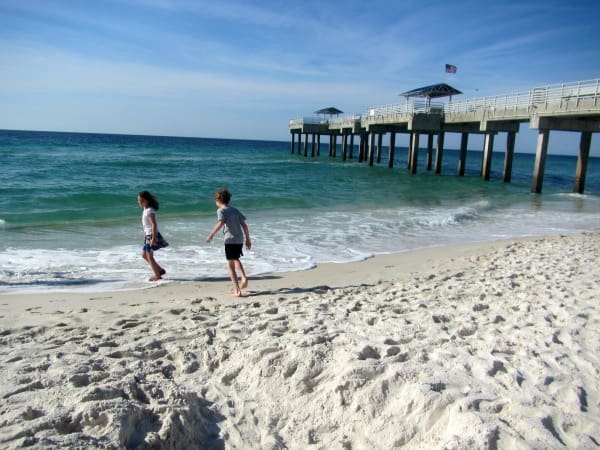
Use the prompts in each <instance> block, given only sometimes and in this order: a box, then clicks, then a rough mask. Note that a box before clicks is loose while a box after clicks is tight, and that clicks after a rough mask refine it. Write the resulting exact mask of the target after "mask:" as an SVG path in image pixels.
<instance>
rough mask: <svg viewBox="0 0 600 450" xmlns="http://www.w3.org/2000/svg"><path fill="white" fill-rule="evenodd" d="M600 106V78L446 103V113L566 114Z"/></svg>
mask: <svg viewBox="0 0 600 450" xmlns="http://www.w3.org/2000/svg"><path fill="white" fill-rule="evenodd" d="M586 105H590V106H593V107H598V106H600V79H596V80H589V81H577V82H574V83H562V84H555V85H549V86H543V87H535V88H533V89H531V90H529V91H524V92H516V93H512V94H504V95H496V96H493V97H480V98H472V99H467V100H464V101H459V102H448V103H445V104H444V114H464V113H469V112H473V111H477V110H491V111H498V110H504V111H530V112H532V111H533V110H534V109H537V108H540V107H544V106H546V107H547V108H548V109H553V108H552V107H558V108H559V109H561V110H564V111H565V112H568V111H580V109H581V107H582V106H586Z"/></svg>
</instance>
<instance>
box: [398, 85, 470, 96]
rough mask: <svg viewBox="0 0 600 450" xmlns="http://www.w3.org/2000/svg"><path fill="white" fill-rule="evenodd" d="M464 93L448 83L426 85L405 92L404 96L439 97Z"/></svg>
mask: <svg viewBox="0 0 600 450" xmlns="http://www.w3.org/2000/svg"><path fill="white" fill-rule="evenodd" d="M458 94H462V92H461V91H459V90H458V89H455V88H453V87H452V86H449V85H447V84H446V83H439V84H432V85H431V86H424V87H420V88H417V89H413V90H411V91H406V92H403V93H402V94H400V95H402V96H404V97H407V98H408V97H426V98H439V97H452V96H453V95H458Z"/></svg>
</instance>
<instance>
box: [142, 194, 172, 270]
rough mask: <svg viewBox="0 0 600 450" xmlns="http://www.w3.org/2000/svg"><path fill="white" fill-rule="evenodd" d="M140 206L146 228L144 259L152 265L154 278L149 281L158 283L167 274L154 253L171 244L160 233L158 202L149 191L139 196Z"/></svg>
mask: <svg viewBox="0 0 600 450" xmlns="http://www.w3.org/2000/svg"><path fill="white" fill-rule="evenodd" d="M138 204H139V205H140V207H141V208H143V210H144V212H143V213H142V227H143V228H144V236H145V237H144V247H143V249H142V258H144V259H145V260H146V262H147V263H148V264H149V265H150V268H151V269H152V272H154V276H153V277H151V278H150V280H149V281H158V280H160V279H161V278H162V276H163V275H164V274H165V273H167V272H166V270H165V269H163V268H162V267H161V266H160V265H159V264H158V263H157V262H156V261H155V260H154V251H155V250H158V249H159V248H163V247H167V246H168V245H169V243H168V242H167V241H165V240H164V239H163V237H162V236H161V234H160V232H159V231H158V224H157V223H156V211H158V201H157V200H156V198H154V196H153V195H152V194H151V193H150V192H148V191H142V192H140V193H139V194H138Z"/></svg>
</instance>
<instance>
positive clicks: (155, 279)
mask: <svg viewBox="0 0 600 450" xmlns="http://www.w3.org/2000/svg"><path fill="white" fill-rule="evenodd" d="M160 279H162V277H157V276H156V275H154V276H153V277H150V279H149V280H148V281H158V280H160Z"/></svg>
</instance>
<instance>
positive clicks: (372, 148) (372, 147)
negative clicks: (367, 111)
mask: <svg viewBox="0 0 600 450" xmlns="http://www.w3.org/2000/svg"><path fill="white" fill-rule="evenodd" d="M374 154H375V132H373V131H372V132H371V136H370V139H369V166H372V165H373V157H374Z"/></svg>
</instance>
